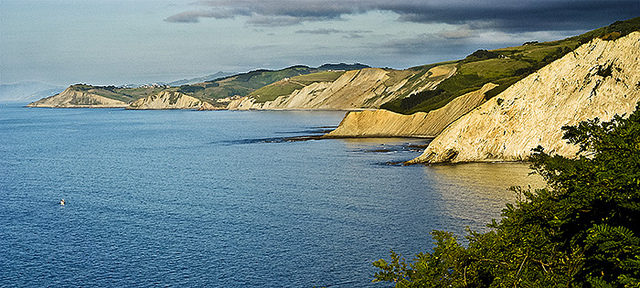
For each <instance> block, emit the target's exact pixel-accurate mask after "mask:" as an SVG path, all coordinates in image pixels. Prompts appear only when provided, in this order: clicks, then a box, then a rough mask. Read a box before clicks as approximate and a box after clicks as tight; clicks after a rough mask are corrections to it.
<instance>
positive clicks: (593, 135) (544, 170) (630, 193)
mask: <svg viewBox="0 0 640 288" xmlns="http://www.w3.org/2000/svg"><path fill="white" fill-rule="evenodd" d="M638 109H640V104H639V105H638V106H637V107H636V112H634V113H633V114H631V115H630V116H629V117H628V118H624V117H620V116H615V117H614V118H613V119H612V120H611V121H609V122H601V121H600V120H598V119H594V120H589V121H584V122H581V123H580V124H579V125H577V126H567V127H563V128H562V129H563V131H564V139H565V140H567V141H568V142H569V143H572V144H575V145H578V147H580V154H579V155H580V156H579V157H576V158H575V159H568V158H565V157H562V156H557V155H555V156H552V155H549V154H547V153H546V152H545V151H544V149H543V148H542V147H538V148H536V149H534V153H533V155H532V156H531V159H530V160H531V162H532V165H531V166H532V169H533V170H534V171H535V173H538V174H540V175H542V176H543V177H544V179H545V180H546V181H547V184H548V185H547V188H545V189H539V190H536V191H534V192H532V191H529V190H525V189H521V188H512V189H513V190H514V191H515V192H517V193H518V194H519V195H520V196H522V198H521V199H522V201H517V202H516V203H515V204H513V205H510V204H509V205H507V207H506V208H505V209H504V210H503V212H502V216H503V218H502V219H501V220H500V221H499V222H497V221H495V220H494V221H493V223H492V224H490V225H489V227H492V228H493V230H492V231H490V232H487V233H477V232H473V231H470V232H469V235H468V236H467V237H466V238H467V239H468V241H469V244H468V246H467V247H464V246H462V245H461V244H460V243H459V242H458V241H457V239H456V238H455V236H454V235H453V234H451V233H448V232H443V231H434V232H432V234H433V239H434V240H435V243H434V244H435V248H434V250H433V252H431V253H421V254H417V255H416V256H415V259H413V260H412V261H406V260H405V259H404V258H402V257H401V256H399V255H397V254H395V253H393V252H392V253H391V262H387V261H385V260H383V259H381V260H378V261H376V262H374V263H373V265H374V266H375V267H377V268H379V269H380V271H379V272H378V273H376V274H375V280H374V281H376V282H378V281H389V282H395V283H396V284H395V285H396V287H640V238H639V237H638V236H640V111H638Z"/></svg>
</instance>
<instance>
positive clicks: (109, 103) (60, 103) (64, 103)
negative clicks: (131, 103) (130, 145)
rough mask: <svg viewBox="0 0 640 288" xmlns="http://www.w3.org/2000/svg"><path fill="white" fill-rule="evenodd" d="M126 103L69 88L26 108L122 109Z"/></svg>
mask: <svg viewBox="0 0 640 288" xmlns="http://www.w3.org/2000/svg"><path fill="white" fill-rule="evenodd" d="M127 105H128V103H126V102H123V101H119V100H114V99H110V98H107V97H104V96H100V95H98V94H95V93H92V92H91V90H89V91H78V90H76V89H74V88H73V87H69V88H67V89H66V90H64V91H63V92H62V93H60V94H56V95H54V96H51V97H47V98H43V99H40V100H38V101H35V102H32V103H29V105H27V107H49V108H87V107H88V108H123V107H126V106H127Z"/></svg>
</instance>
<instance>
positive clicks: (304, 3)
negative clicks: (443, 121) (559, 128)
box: [165, 0, 640, 32]
mask: <svg viewBox="0 0 640 288" xmlns="http://www.w3.org/2000/svg"><path fill="white" fill-rule="evenodd" d="M196 4H197V5H199V6H200V8H201V9H202V10H198V11H188V12H183V13H180V14H176V15H173V16H171V17H168V18H166V19H165V21H168V22H182V23H195V22H198V20H199V19H200V18H232V17H235V16H248V17H249V19H248V20H247V23H248V24H250V25H256V26H288V25H295V24H300V23H303V22H314V21H325V20H332V19H340V18H342V17H343V16H345V15H351V14H359V13H365V12H368V11H390V12H394V13H397V14H398V15H399V17H398V20H400V21H407V22H417V23H448V24H456V25H461V24H465V25H469V26H470V27H471V28H473V29H479V28H482V29H495V30H501V31H509V32H523V31H541V30H547V31H549V30H579V29H583V30H586V29H591V28H595V27H600V26H604V25H608V24H610V23H611V22H613V21H616V20H624V19H628V18H633V17H637V16H639V15H640V1H638V0H535V1H534V0H520V1H505V0H484V1H462V0H430V1H429V0H425V1H418V0H398V1H387V0H384V1H382V0H360V1H358V0H342V1H333V0H295V1H294V0H270V1H261V0H208V1H199V2H196Z"/></svg>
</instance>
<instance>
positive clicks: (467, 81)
mask: <svg viewBox="0 0 640 288" xmlns="http://www.w3.org/2000/svg"><path fill="white" fill-rule="evenodd" d="M639 29H640V17H638V18H633V19H630V20H626V21H618V22H615V23H613V24H611V25H610V26H607V27H603V28H599V29H596V30H593V31H590V32H587V33H584V34H582V35H579V36H575V37H571V38H567V39H564V40H559V41H553V42H544V43H537V42H529V43H525V44H523V45H522V46H518V47H510V48H502V49H496V50H490V51H487V50H478V51H476V52H474V53H472V54H471V55H469V56H467V57H466V58H465V59H463V60H460V61H457V65H456V68H457V70H458V71H457V73H456V75H454V76H452V77H450V78H448V79H446V80H444V81H443V82H442V83H441V84H440V85H438V89H436V90H433V91H424V92H421V93H417V94H414V95H411V96H409V97H406V98H402V99H398V100H395V101H391V102H389V103H386V104H384V105H383V106H382V108H383V109H387V110H391V111H395V112H399V113H403V114H411V113H415V112H420V111H422V112H428V111H431V110H434V109H438V108H441V107H443V106H444V105H446V104H447V103H449V102H450V101H451V100H453V99H454V98H456V97H458V96H460V95H463V94H465V93H467V92H470V91H474V90H477V89H480V88H481V87H482V86H483V85H484V84H486V83H489V82H492V83H495V84H498V85H499V86H498V87H496V88H494V89H493V90H491V91H489V92H487V94H486V98H487V99H489V98H491V97H493V96H495V95H497V94H499V93H500V92H502V91H504V90H505V89H507V88H508V87H509V86H511V84H513V83H515V82H517V81H518V80H520V79H522V78H524V77H526V76H527V75H529V74H531V73H533V72H535V71H537V70H538V69H540V68H542V67H544V66H545V65H547V64H549V63H551V62H553V61H554V60H556V59H559V58H560V57H562V56H564V55H566V54H567V53H569V52H571V51H573V50H574V49H575V48H577V47H578V46H580V45H582V44H584V43H587V42H589V41H591V40H592V39H594V38H602V39H605V40H614V39H617V38H619V37H622V36H624V35H627V34H629V33H631V32H632V31H636V30H639Z"/></svg>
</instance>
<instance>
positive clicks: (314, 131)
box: [212, 126, 337, 145]
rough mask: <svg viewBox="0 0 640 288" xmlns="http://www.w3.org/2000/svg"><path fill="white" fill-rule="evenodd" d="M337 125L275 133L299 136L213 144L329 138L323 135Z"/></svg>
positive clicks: (249, 139)
mask: <svg viewBox="0 0 640 288" xmlns="http://www.w3.org/2000/svg"><path fill="white" fill-rule="evenodd" d="M336 127H337V126H319V127H308V128H306V129H304V130H297V131H281V132H275V134H284V135H295V134H298V136H286V137H267V138H246V139H238V140H230V141H220V142H214V143H212V144H223V145H245V144H261V143H287V142H301V141H310V140H323V139H327V138H323V135H325V134H327V133H329V132H331V131H333V130H334V129H335V128H336Z"/></svg>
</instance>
